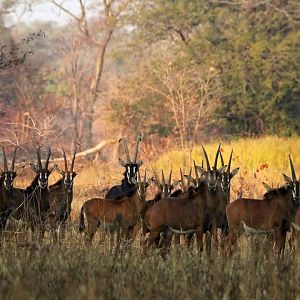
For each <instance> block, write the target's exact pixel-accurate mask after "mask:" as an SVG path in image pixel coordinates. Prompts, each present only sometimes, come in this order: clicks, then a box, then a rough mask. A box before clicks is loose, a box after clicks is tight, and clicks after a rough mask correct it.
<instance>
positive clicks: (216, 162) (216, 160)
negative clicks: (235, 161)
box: [214, 143, 221, 170]
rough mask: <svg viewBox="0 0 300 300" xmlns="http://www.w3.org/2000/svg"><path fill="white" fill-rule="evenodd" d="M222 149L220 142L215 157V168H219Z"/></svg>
mask: <svg viewBox="0 0 300 300" xmlns="http://www.w3.org/2000/svg"><path fill="white" fill-rule="evenodd" d="M220 149H221V143H220V144H219V147H218V150H217V153H216V158H215V163H214V170H217V165H218V157H219V153H220V152H221V151H220Z"/></svg>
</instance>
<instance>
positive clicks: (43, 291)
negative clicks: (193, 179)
mask: <svg viewBox="0 0 300 300" xmlns="http://www.w3.org/2000/svg"><path fill="white" fill-rule="evenodd" d="M217 146H218V145H217V143H213V144H209V145H206V148H207V151H208V154H209V156H210V157H211V159H213V156H214V154H215V151H216V149H217ZM232 147H233V148H234V152H235V156H234V161H233V167H237V166H240V167H241V170H240V172H239V174H238V176H237V177H236V178H235V179H234V180H233V189H232V199H234V198H235V193H236V191H237V190H238V189H243V192H244V193H245V194H247V195H257V196H258V197H259V196H261V195H262V193H263V186H262V184H261V181H266V182H269V183H272V182H273V183H274V184H277V182H279V183H280V184H282V183H283V178H282V172H286V173H287V174H290V170H289V166H288V160H287V155H288V154H291V156H292V157H293V160H294V162H295V167H296V169H297V172H298V174H299V172H300V165H299V163H300V153H299V149H300V138H290V139H284V138H277V137H266V138H260V139H241V140H237V141H233V142H230V143H226V142H224V143H222V148H223V154H224V157H225V160H227V159H228V156H229V154H230V151H231V148H232ZM150 159H151V158H150ZM193 159H195V160H196V161H197V164H200V163H201V159H202V152H201V149H200V146H199V145H196V146H195V147H194V148H193V149H192V150H191V151H190V150H189V149H187V150H186V151H184V153H182V151H180V150H176V149H174V150H172V151H169V152H167V153H165V154H163V155H162V156H161V157H160V158H159V159H157V160H153V161H146V162H145V166H144V168H146V170H147V171H148V174H149V175H150V174H152V173H151V170H152V169H153V170H155V172H158V173H160V170H161V169H162V168H163V169H164V170H165V171H166V172H168V171H169V170H170V169H171V168H172V169H173V171H174V177H175V178H179V167H182V168H183V169H184V171H185V173H187V172H188V170H189V167H190V166H191V164H192V161H193ZM263 164H268V167H267V168H266V167H265V168H261V166H262V165H263ZM265 166H266V165H265ZM122 172H123V168H122V167H120V166H119V165H118V164H117V162H116V163H112V164H109V165H108V164H103V163H96V164H95V163H88V162H86V163H85V168H84V169H83V170H82V171H81V173H80V174H79V175H78V177H77V178H76V179H75V181H76V182H75V186H74V195H75V197H74V201H73V220H74V227H72V225H71V227H69V228H68V229H67V233H66V238H65V239H64V240H63V241H61V242H60V243H53V242H52V241H51V238H49V234H48V233H47V235H46V237H45V239H44V241H43V243H38V242H34V241H32V240H31V236H30V235H29V234H28V233H26V232H15V233H14V236H13V237H10V238H9V239H6V238H5V237H3V236H1V238H0V245H1V247H0V279H1V280H0V293H1V298H2V299H36V298H38V299H300V287H299V284H298V283H299V280H300V271H299V270H300V257H299V249H297V252H296V253H293V252H291V249H290V248H289V247H287V248H288V249H287V251H286V254H285V257H284V258H283V259H279V258H278V257H276V256H274V255H273V253H272V251H271V252H265V251H263V250H262V249H259V250H257V249H256V248H252V247H253V244H252V243H250V242H249V241H247V238H245V237H243V238H242V239H240V241H239V244H238V249H237V250H236V251H235V252H234V255H233V256H232V257H230V258H227V259H224V257H222V256H221V255H218V254H217V253H214V252H213V255H212V256H211V257H210V258H208V257H207V256H206V255H205V254H203V255H202V256H201V255H200V254H199V253H198V252H197V250H196V249H192V250H190V251H188V250H187V249H186V248H185V247H184V246H180V247H179V248H174V247H173V248H172V249H171V252H170V255H167V256H166V257H165V258H164V259H163V258H162V257H161V255H159V254H158V253H157V252H155V251H154V252H150V253H148V255H143V253H142V250H141V247H140V240H139V239H137V240H135V241H134V242H133V244H131V245H127V244H123V245H122V246H121V247H120V248H119V250H117V249H116V248H115V247H114V246H115V245H111V244H110V242H109V239H108V238H106V239H104V240H101V239H99V237H100V235H99V234H98V235H97V236H96V239H95V241H94V243H93V245H90V246H86V245H85V244H84V242H83V238H82V236H80V235H79V234H78V230H77V227H78V221H77V214H78V211H79V209H80V207H81V205H82V203H83V202H84V201H85V200H87V199H88V198H90V197H93V196H101V195H103V192H101V190H102V189H103V188H105V187H109V186H111V185H113V184H116V183H118V182H119V181H120V180H121V178H122ZM31 178H32V174H31V172H30V171H28V170H26V172H25V173H24V175H23V176H21V177H20V178H19V179H18V181H17V184H18V185H19V186H26V185H27V184H28V183H29V182H30V180H31ZM58 179H59V175H58V174H56V173H54V174H53V175H52V176H51V183H53V182H55V181H56V180H58ZM24 240H28V241H29V243H24V242H23V241H24ZM265 243H266V242H264V241H262V239H259V240H258V245H264V244H265ZM213 251H214V250H213Z"/></svg>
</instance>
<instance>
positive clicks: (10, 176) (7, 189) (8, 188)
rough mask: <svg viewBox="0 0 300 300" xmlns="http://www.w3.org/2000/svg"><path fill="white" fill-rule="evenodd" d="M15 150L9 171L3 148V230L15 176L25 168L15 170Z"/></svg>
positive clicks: (0, 208)
mask: <svg viewBox="0 0 300 300" xmlns="http://www.w3.org/2000/svg"><path fill="white" fill-rule="evenodd" d="M17 149H18V148H17V147H16V148H15V151H14V154H13V159H12V163H11V169H10V170H9V168H8V162H7V157H6V153H5V150H4V148H3V149H2V150H3V165H4V167H3V171H2V170H1V169H0V177H1V179H0V228H1V229H4V228H5V225H6V223H7V220H8V218H9V215H10V213H11V211H12V207H13V205H12V203H13V184H14V180H15V178H16V176H17V175H19V174H21V173H22V171H23V169H24V167H25V166H20V167H18V168H17V170H15V160H16V154H17Z"/></svg>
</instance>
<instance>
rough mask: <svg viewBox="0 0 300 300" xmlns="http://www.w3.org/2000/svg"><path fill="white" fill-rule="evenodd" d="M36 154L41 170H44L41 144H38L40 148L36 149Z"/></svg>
mask: <svg viewBox="0 0 300 300" xmlns="http://www.w3.org/2000/svg"><path fill="white" fill-rule="evenodd" d="M36 156H37V159H38V168H39V171H41V170H43V166H42V160H41V148H40V146H38V148H37V149H36Z"/></svg>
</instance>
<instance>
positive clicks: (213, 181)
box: [206, 170, 219, 192]
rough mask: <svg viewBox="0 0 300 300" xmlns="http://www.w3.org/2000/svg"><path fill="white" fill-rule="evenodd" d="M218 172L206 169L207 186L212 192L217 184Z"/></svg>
mask: <svg viewBox="0 0 300 300" xmlns="http://www.w3.org/2000/svg"><path fill="white" fill-rule="evenodd" d="M218 179H219V177H218V173H217V171H216V170H208V171H207V174H206V180H207V187H208V190H209V191H210V192H214V191H216V189H217V185H218Z"/></svg>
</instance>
